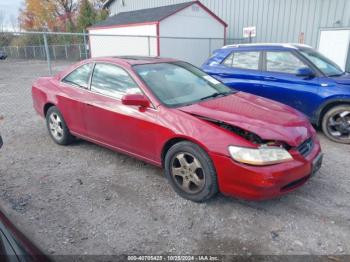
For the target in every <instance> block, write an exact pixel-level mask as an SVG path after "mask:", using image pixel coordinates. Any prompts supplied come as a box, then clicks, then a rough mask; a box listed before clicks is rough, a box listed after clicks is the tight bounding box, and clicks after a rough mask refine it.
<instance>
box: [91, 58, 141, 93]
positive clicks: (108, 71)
mask: <svg viewBox="0 0 350 262" xmlns="http://www.w3.org/2000/svg"><path fill="white" fill-rule="evenodd" d="M91 90H92V91H95V92H97V93H100V94H105V95H108V96H112V97H116V98H120V97H121V96H123V95H124V94H125V93H141V90H140V89H139V87H138V86H137V84H136V83H135V82H134V80H133V79H132V78H131V77H130V76H129V74H128V73H127V72H126V71H125V70H124V69H122V68H120V67H118V66H115V65H110V64H96V65H95V68H94V72H93V75H92V79H91Z"/></svg>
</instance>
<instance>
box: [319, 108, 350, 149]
mask: <svg viewBox="0 0 350 262" xmlns="http://www.w3.org/2000/svg"><path fill="white" fill-rule="evenodd" d="M322 130H323V132H324V134H325V135H326V136H327V137H328V138H329V139H331V140H332V141H334V142H337V143H344V144H350V105H339V106H335V107H332V108H331V109H329V110H328V111H327V112H326V114H325V115H324V116H323V119H322Z"/></svg>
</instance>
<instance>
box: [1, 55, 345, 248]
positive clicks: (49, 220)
mask: <svg viewBox="0 0 350 262" xmlns="http://www.w3.org/2000/svg"><path fill="white" fill-rule="evenodd" d="M63 66H64V63H56V64H55V70H59V69H62V67H63ZM45 74H47V68H46V64H45V63H43V62H28V61H27V62H24V61H0V114H1V115H3V116H4V120H3V121H1V123H0V131H1V133H2V136H3V138H4V142H5V145H4V147H3V148H2V149H1V152H0V207H1V209H2V210H4V211H5V213H7V214H8V215H9V217H10V218H11V219H12V220H13V222H14V223H15V224H17V225H18V226H19V227H20V228H21V229H22V230H23V231H24V233H25V234H26V235H28V236H30V238H31V239H32V240H33V241H34V242H36V243H37V244H38V245H39V246H40V247H41V248H42V249H43V250H44V251H46V252H47V253H49V254H106V255H109V254H145V253H147V254H164V253H171V254H208V253H210V254H350V226H349V225H350V172H349V170H350V161H349V160H350V157H349V156H350V146H348V145H340V144H335V143H333V142H330V141H329V140H327V139H326V138H325V137H324V136H323V135H322V134H321V133H320V134H319V136H320V139H321V143H322V146H323V151H324V153H325V159H324V165H323V167H322V169H321V171H320V172H319V173H318V174H317V175H316V176H315V177H314V178H312V179H311V180H310V181H309V182H308V183H307V184H306V185H305V186H303V187H302V188H300V189H299V190H297V191H296V192H294V193H292V194H289V195H287V196H285V197H282V198H280V199H275V200H271V201H267V202H247V201H242V200H237V199H234V198H228V197H225V196H222V195H219V196H218V197H216V198H215V199H214V200H212V201H210V202H208V203H205V204H196V203H192V202H190V201H186V200H184V199H182V198H180V197H178V196H177V195H176V194H175V193H174V192H173V190H172V189H171V188H170V186H169V185H168V184H167V182H166V180H165V178H164V177H163V172H162V170H161V169H158V168H155V167H153V166H150V165H148V164H145V163H143V162H141V161H138V160H136V159H133V158H130V157H128V156H125V155H122V154H119V153H116V152H112V151H110V150H108V149H105V148H102V147H99V146H96V145H94V144H91V143H88V142H84V141H81V142H77V143H76V144H74V145H72V146H68V147H62V146H58V145H56V144H54V143H53V142H52V141H51V139H50V138H49V136H48V134H47V131H46V128H45V123H44V121H43V120H42V119H41V118H39V117H38V116H37V115H36V114H35V113H34V111H33V109H32V106H31V97H30V86H31V83H32V81H33V80H34V79H35V78H36V77H38V76H40V75H45Z"/></svg>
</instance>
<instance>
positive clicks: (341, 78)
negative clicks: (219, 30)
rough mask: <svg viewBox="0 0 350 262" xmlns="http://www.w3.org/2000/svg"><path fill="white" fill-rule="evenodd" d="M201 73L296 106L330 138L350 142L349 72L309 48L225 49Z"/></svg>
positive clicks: (261, 46)
mask: <svg viewBox="0 0 350 262" xmlns="http://www.w3.org/2000/svg"><path fill="white" fill-rule="evenodd" d="M202 69H203V70H204V71H205V72H207V73H208V74H210V75H212V76H213V77H215V78H217V79H218V80H220V81H221V82H223V83H225V84H226V85H227V86H229V87H231V88H234V89H236V90H240V91H244V92H248V93H252V94H255V95H259V96H263V97H266V98H270V99H272V100H276V101H279V102H281V103H284V104H287V105H289V106H291V107H294V108H296V109H298V110H299V111H301V112H303V113H304V114H305V115H306V116H308V118H309V119H310V121H311V122H312V123H313V124H314V125H315V126H320V127H322V130H323V132H324V133H325V134H326V136H327V137H329V138H330V139H331V140H333V141H335V142H340V143H350V74H349V73H346V72H344V71H343V70H342V69H340V67H339V66H337V65H336V64H335V63H333V62H332V61H330V60H329V59H327V58H326V57H324V56H323V55H322V54H320V53H319V52H317V51H315V50H314V49H312V48H311V47H308V46H305V45H296V44H242V45H230V46H224V47H223V48H221V49H218V50H216V51H214V54H213V55H212V56H211V57H210V58H209V59H208V60H207V61H206V62H205V63H204V64H203V66H202Z"/></svg>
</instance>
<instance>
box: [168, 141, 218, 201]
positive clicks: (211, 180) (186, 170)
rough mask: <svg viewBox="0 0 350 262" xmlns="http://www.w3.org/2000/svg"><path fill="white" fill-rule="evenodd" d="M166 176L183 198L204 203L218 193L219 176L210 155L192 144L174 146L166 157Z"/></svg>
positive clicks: (185, 143)
mask: <svg viewBox="0 0 350 262" xmlns="http://www.w3.org/2000/svg"><path fill="white" fill-rule="evenodd" d="M164 166H165V176H166V178H167V179H168V181H169V183H170V185H171V186H172V188H173V189H174V190H175V192H176V193H178V194H179V195H180V196H181V197H183V198H185V199H188V200H191V201H194V202H204V201H206V200H208V199H210V198H212V197H213V196H214V195H215V194H216V193H217V192H218V185H217V176H216V171H215V168H214V165H213V163H212V161H211V159H210V157H209V156H208V154H207V153H206V152H205V151H204V150H203V149H202V148H201V147H199V146H198V145H196V144H194V143H191V142H187V141H184V142H179V143H177V144H175V145H173V146H172V147H171V148H170V149H169V151H168V152H167V154H166V156H165V164H164Z"/></svg>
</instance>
